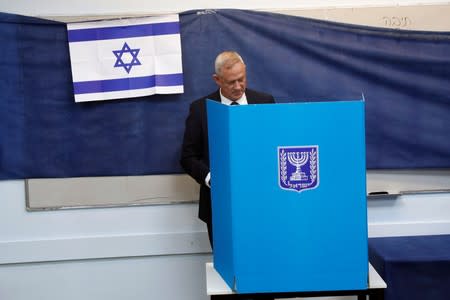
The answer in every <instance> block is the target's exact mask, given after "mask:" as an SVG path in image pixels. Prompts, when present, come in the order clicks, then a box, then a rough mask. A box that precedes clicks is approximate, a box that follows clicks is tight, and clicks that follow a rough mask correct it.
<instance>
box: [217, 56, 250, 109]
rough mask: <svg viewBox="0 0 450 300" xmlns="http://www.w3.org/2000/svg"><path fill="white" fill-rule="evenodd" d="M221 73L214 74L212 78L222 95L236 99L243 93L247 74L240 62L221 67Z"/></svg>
mask: <svg viewBox="0 0 450 300" xmlns="http://www.w3.org/2000/svg"><path fill="white" fill-rule="evenodd" d="M221 71H222V72H221V73H222V74H220V75H217V74H214V76H213V78H214V81H215V82H216V84H217V85H218V86H219V87H220V89H221V92H222V95H224V96H225V97H227V98H228V99H230V100H233V101H235V100H238V99H239V98H241V97H242V95H243V94H244V93H245V88H246V87H247V75H246V72H245V65H244V64H243V63H242V62H238V63H235V64H234V65H233V66H232V67H231V68H222V70H221Z"/></svg>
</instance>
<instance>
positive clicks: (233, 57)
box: [214, 51, 245, 76]
mask: <svg viewBox="0 0 450 300" xmlns="http://www.w3.org/2000/svg"><path fill="white" fill-rule="evenodd" d="M239 62H241V63H243V64H244V65H245V63H244V60H243V59H242V57H241V56H240V55H239V53H237V52H236V51H224V52H222V53H220V54H219V55H217V57H216V61H215V62H214V70H215V72H216V75H219V76H220V75H221V73H222V68H227V69H228V68H231V67H232V66H234V65H235V64H236V63H239Z"/></svg>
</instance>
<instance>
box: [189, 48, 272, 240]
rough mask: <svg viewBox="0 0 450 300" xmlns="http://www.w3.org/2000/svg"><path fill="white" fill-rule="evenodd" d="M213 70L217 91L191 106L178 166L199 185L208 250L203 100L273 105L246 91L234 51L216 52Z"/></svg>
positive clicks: (241, 64)
mask: <svg viewBox="0 0 450 300" xmlns="http://www.w3.org/2000/svg"><path fill="white" fill-rule="evenodd" d="M214 67H215V74H214V75H213V79H214V81H215V82H216V84H217V86H218V87H219V89H218V90H217V91H215V92H214V93H212V94H211V95H208V96H206V97H203V98H200V99H198V100H196V101H194V102H193V103H192V104H191V106H190V110H189V116H188V117H187V119H186V129H185V132H184V139H183V146H182V151H181V165H182V167H183V168H184V170H185V171H186V173H188V174H189V175H190V176H191V177H192V178H194V179H195V180H196V181H197V182H198V183H199V184H200V203H199V214H198V216H199V218H200V219H201V220H203V221H204V222H205V223H206V225H207V227H208V235H209V241H210V243H211V247H213V238H212V216H211V191H210V188H211V184H214V174H210V170H209V150H208V128H207V118H206V99H211V100H215V101H219V102H222V103H223V104H226V105H236V104H239V105H246V104H257V103H274V102H275V101H274V98H273V97H272V96H271V95H268V94H264V93H260V92H256V91H253V90H250V89H247V77H246V69H245V68H246V67H245V64H244V61H243V60H242V57H241V56H240V55H239V54H238V53H236V52H234V51H225V52H222V53H220V54H219V55H218V56H217V58H216V61H215V65H214Z"/></svg>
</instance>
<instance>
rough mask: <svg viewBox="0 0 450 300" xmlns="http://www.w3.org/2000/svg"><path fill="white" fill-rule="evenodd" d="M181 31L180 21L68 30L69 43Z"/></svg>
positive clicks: (177, 32)
mask: <svg viewBox="0 0 450 300" xmlns="http://www.w3.org/2000/svg"><path fill="white" fill-rule="evenodd" d="M179 33H180V23H179V22H166V23H154V24H140V25H124V26H116V27H105V28H86V29H73V30H68V32H67V34H68V39H69V43H73V42H86V41H97V40H111V39H121V38H130V37H141V36H153V35H163V34H179Z"/></svg>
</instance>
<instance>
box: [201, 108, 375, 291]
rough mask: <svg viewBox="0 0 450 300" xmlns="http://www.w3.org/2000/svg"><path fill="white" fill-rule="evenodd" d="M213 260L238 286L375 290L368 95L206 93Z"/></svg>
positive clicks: (250, 288)
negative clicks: (283, 98)
mask: <svg viewBox="0 0 450 300" xmlns="http://www.w3.org/2000/svg"><path fill="white" fill-rule="evenodd" d="M207 114H208V132H209V150H210V167H211V184H212V189H211V193H212V209H213V233H214V255H213V259H214V267H215V269H216V270H217V271H218V273H219V274H220V275H221V277H222V278H223V279H224V280H225V282H226V283H227V284H228V285H229V286H230V288H232V289H233V290H234V291H236V292H238V293H277V292H295V291H326V290H362V289H367V278H368V249H367V247H368V246H367V205H366V169H365V140H364V136H365V131H364V101H338V102H315V103H292V104H259V105H241V106H227V105H223V104H221V103H219V102H216V101H212V100H208V101H207Z"/></svg>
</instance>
